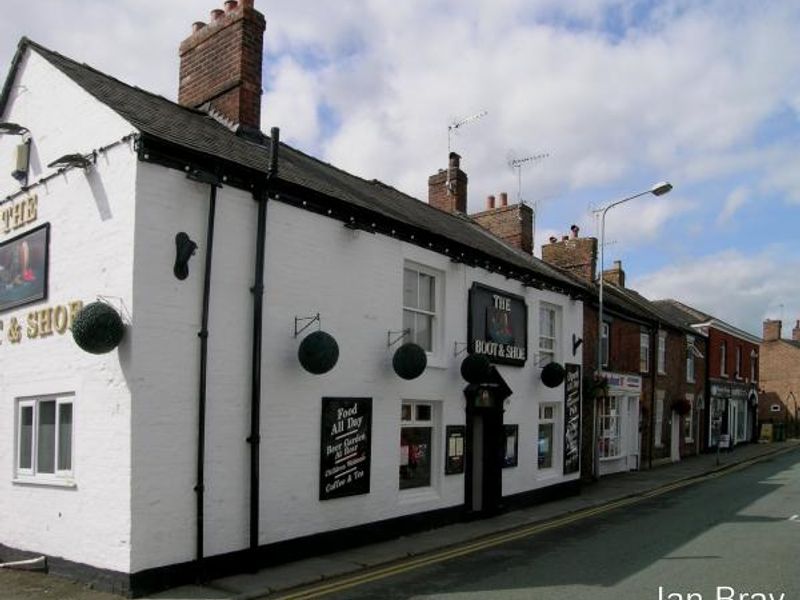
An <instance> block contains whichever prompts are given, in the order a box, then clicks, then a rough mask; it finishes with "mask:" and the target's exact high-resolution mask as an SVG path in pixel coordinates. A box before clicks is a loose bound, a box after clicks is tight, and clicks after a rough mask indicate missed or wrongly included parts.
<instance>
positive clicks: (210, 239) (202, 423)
mask: <svg viewBox="0 0 800 600" xmlns="http://www.w3.org/2000/svg"><path fill="white" fill-rule="evenodd" d="M188 177H189V179H192V180H193V181H198V182H200V183H208V184H209V185H210V186H211V194H210V197H209V206H208V228H207V230H206V263H205V274H204V278H203V312H202V316H201V325H200V331H199V332H198V334H197V336H198V337H199V338H200V384H199V387H200V390H199V393H198V401H197V404H198V419H197V483H196V485H195V487H194V491H195V492H196V500H197V511H196V513H197V514H196V518H197V539H196V542H197V558H196V561H195V567H196V577H197V579H198V581H200V580H202V579H203V529H204V525H203V519H204V511H203V498H204V495H205V453H206V380H207V379H208V368H207V367H208V304H209V297H210V295H211V259H212V256H213V252H214V217H215V215H216V209H217V188H218V187H219V185H220V184H219V179H218V178H217V177H216V176H214V175H212V174H210V173H205V172H202V171H192V172H190V173H189V175H188Z"/></svg>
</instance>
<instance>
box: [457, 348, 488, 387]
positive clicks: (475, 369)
mask: <svg viewBox="0 0 800 600" xmlns="http://www.w3.org/2000/svg"><path fill="white" fill-rule="evenodd" d="M491 369H492V365H491V363H490V362H489V359H488V358H486V357H485V356H484V355H483V354H470V355H469V356H467V357H466V358H465V359H464V360H462V361H461V377H463V378H464V379H465V380H466V381H468V382H469V383H484V382H485V381H486V380H487V378H488V377H489V373H490V371H491Z"/></svg>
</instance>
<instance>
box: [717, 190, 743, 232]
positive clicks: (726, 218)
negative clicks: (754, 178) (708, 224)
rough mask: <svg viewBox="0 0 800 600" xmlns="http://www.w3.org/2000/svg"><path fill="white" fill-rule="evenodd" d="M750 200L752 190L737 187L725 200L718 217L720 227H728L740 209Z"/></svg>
mask: <svg viewBox="0 0 800 600" xmlns="http://www.w3.org/2000/svg"><path fill="white" fill-rule="evenodd" d="M749 199H750V190H749V189H748V188H747V187H743V186H742V187H737V188H736V189H735V190H733V191H732V192H731V193H730V194H728V197H727V198H726V199H725V205H724V206H723V207H722V211H721V212H720V213H719V216H718V217H717V224H718V225H727V224H728V223H730V221H731V219H733V217H734V215H735V214H736V213H737V212H738V211H739V209H740V208H741V207H742V206H744V205H745V203H746V202H748V200H749Z"/></svg>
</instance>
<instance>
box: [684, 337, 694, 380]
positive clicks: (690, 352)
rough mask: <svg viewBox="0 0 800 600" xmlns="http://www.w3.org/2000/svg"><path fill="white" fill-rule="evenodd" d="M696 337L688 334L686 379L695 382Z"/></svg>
mask: <svg viewBox="0 0 800 600" xmlns="http://www.w3.org/2000/svg"><path fill="white" fill-rule="evenodd" d="M694 353H695V349H694V337H693V336H691V335H687V336H686V381H688V382H689V383H694Z"/></svg>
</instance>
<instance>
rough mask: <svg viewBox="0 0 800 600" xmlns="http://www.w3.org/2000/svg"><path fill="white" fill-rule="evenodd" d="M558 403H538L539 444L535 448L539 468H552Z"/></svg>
mask: <svg viewBox="0 0 800 600" xmlns="http://www.w3.org/2000/svg"><path fill="white" fill-rule="evenodd" d="M557 410H558V405H556V404H540V405H539V444H538V450H537V456H538V464H539V468H540V469H552V468H553V457H554V455H555V429H556V417H557V412H556V411H557Z"/></svg>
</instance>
